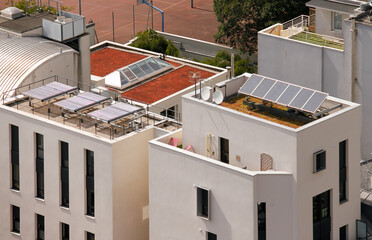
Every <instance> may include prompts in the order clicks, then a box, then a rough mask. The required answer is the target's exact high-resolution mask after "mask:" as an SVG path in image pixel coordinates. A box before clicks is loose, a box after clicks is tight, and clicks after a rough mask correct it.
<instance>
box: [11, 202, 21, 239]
mask: <svg viewBox="0 0 372 240" xmlns="http://www.w3.org/2000/svg"><path fill="white" fill-rule="evenodd" d="M12 212H13V222H12V232H15V233H20V230H21V222H20V211H19V207H17V206H13V205H12Z"/></svg>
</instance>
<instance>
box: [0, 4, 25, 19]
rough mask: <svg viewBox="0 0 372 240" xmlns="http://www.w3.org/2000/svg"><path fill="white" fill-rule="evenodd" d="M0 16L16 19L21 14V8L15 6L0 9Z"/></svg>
mask: <svg viewBox="0 0 372 240" xmlns="http://www.w3.org/2000/svg"><path fill="white" fill-rule="evenodd" d="M1 16H2V17H4V18H7V19H17V18H20V17H22V16H23V10H21V9H19V8H16V7H7V8H5V9H3V10H1Z"/></svg>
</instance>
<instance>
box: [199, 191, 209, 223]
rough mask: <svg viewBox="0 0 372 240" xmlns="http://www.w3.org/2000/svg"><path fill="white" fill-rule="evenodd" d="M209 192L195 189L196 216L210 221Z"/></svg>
mask: <svg viewBox="0 0 372 240" xmlns="http://www.w3.org/2000/svg"><path fill="white" fill-rule="evenodd" d="M209 195H210V190H208V189H205V188H201V187H197V215H198V216H200V217H204V218H207V219H210V196H209Z"/></svg>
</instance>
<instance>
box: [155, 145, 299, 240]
mask: <svg viewBox="0 0 372 240" xmlns="http://www.w3.org/2000/svg"><path fill="white" fill-rule="evenodd" d="M149 156H150V158H149V178H150V186H149V188H150V189H149V190H150V239H152V240H163V239H195V240H197V239H199V240H205V239H206V232H207V231H208V232H212V233H215V234H217V238H218V239H225V240H232V239H236V240H244V239H245V240H250V239H257V207H256V206H257V203H258V202H260V201H263V202H266V207H267V211H266V212H267V215H266V218H267V239H273V238H275V239H283V240H284V239H286V240H287V239H288V233H289V232H291V231H292V229H291V224H292V223H293V219H292V216H291V215H290V214H288V212H290V211H292V199H291V196H292V195H291V182H292V178H291V175H290V174H286V173H268V174H262V175H261V174H259V175H256V174H255V173H252V172H249V171H246V170H242V169H240V168H237V167H233V166H230V165H226V164H223V163H220V162H218V161H215V160H212V159H209V158H206V157H203V156H200V155H197V154H194V153H190V152H187V151H185V150H181V149H178V148H175V147H172V146H170V145H167V144H164V143H161V142H157V141H155V140H153V141H151V142H150V146H149ZM164 169H166V171H164ZM196 186H201V187H205V188H208V189H210V190H211V202H210V204H211V205H210V206H211V210H210V213H211V219H210V220H205V219H202V218H200V217H198V216H197V214H196V207H197V203H196ZM279 189H280V190H279ZM284 192H285V193H286V194H283V193H284Z"/></svg>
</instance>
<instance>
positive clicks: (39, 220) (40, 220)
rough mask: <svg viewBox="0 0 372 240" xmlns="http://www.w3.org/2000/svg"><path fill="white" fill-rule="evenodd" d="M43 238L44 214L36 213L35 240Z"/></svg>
mask: <svg viewBox="0 0 372 240" xmlns="http://www.w3.org/2000/svg"><path fill="white" fill-rule="evenodd" d="M44 239H45V225H44V216H42V215H39V214H36V240H44Z"/></svg>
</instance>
